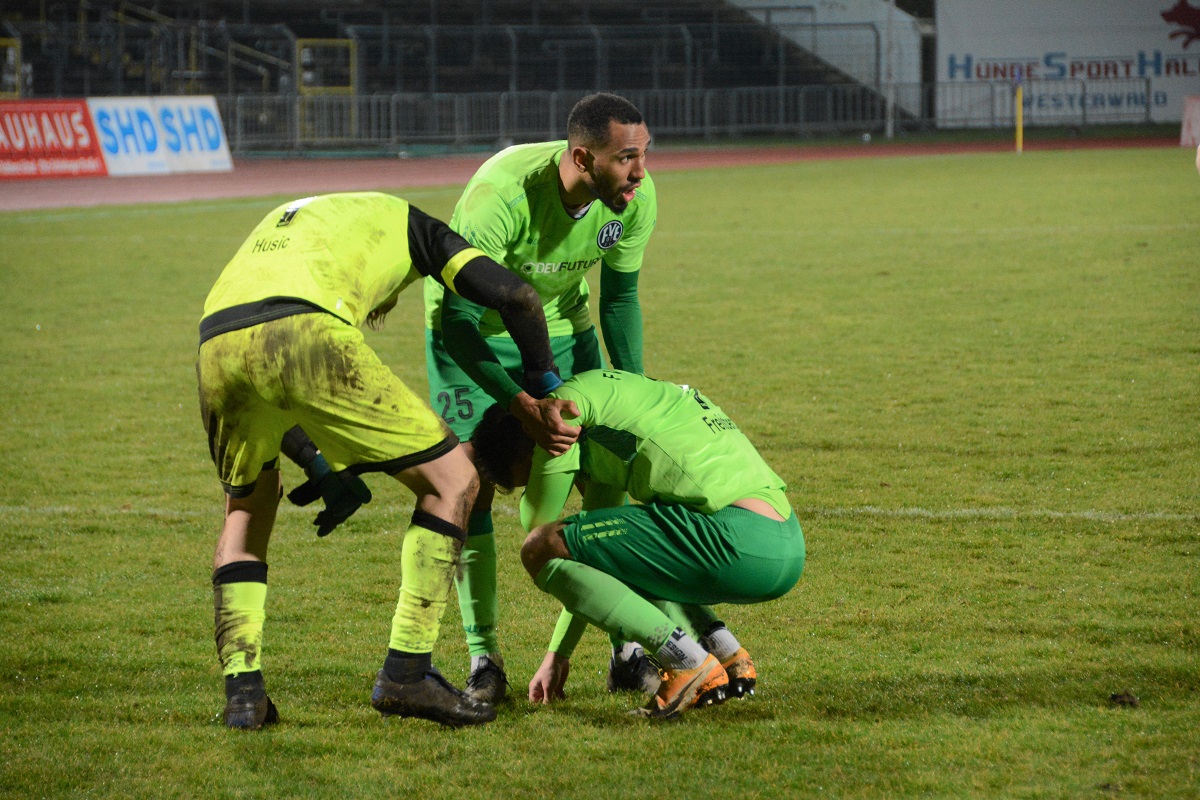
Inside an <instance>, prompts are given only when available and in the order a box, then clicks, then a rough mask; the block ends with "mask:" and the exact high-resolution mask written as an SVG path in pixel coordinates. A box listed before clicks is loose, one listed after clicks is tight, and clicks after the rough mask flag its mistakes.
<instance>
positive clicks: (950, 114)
mask: <svg viewBox="0 0 1200 800" xmlns="http://www.w3.org/2000/svg"><path fill="white" fill-rule="evenodd" d="M621 93H622V94H624V95H625V96H626V97H628V98H629V99H630V100H631V101H632V102H633V103H634V104H636V105H637V106H638V107H639V108H640V109H641V110H642V113H643V114H644V115H645V116H646V119H647V120H648V121H649V123H650V127H651V130H652V131H653V133H654V136H655V138H656V139H658V140H660V141H662V140H665V139H670V138H708V139H713V138H722V137H745V136H816V135H829V134H838V133H876V132H881V131H884V130H885V129H886V128H887V127H888V126H889V116H890V118H891V119H890V123H891V126H892V127H893V128H894V130H896V131H914V130H933V129H946V128H1003V127H1011V126H1012V125H1013V124H1014V120H1015V111H1016V108H1015V102H1014V89H1013V86H1012V84H1010V83H1005V82H997V83H979V82H971V83H965V82H959V83H943V84H897V85H896V86H895V87H894V95H895V97H896V98H897V101H896V103H895V105H893V106H892V107H891V108H890V109H889V106H888V103H887V101H886V99H885V94H886V93H885V92H883V91H880V90H876V89H873V88H870V87H865V86H857V85H836V86H786V87H759V88H740V89H707V90H657V91H656V90H641V91H626V92H621ZM583 94H584V92H582V91H572V92H557V91H546V92H476V93H462V94H434V93H393V94H372V95H359V96H346V95H340V96H339V95H332V96H311V97H305V96H297V95H288V96H281V95H278V94H241V95H236V96H223V97H219V98H218V101H219V103H220V106H221V113H222V117H223V119H224V122H225V127H226V130H227V131H228V135H229V140H230V143H231V146H232V148H233V150H234V151H235V152H238V153H254V152H286V151H305V150H329V149H345V150H372V151H379V152H402V151H405V150H409V149H414V148H421V147H439V148H449V149H453V148H470V147H480V146H486V147H490V146H496V145H503V144H508V143H512V142H521V141H537V140H544V139H552V138H558V137H561V136H563V135H564V128H565V124H566V116H567V112H568V111H569V110H570V108H571V106H572V105H573V104H574V103H575V102H576V101H577V100H578V99H579V98H580V97H582V96H583ZM1150 94H1151V85H1150V82H1149V81H1148V80H1143V79H1127V80H1126V79H1122V80H1104V81H1030V82H1028V83H1027V84H1026V85H1025V90H1024V97H1025V115H1024V117H1025V123H1026V124H1027V125H1060V126H1061V125H1073V126H1085V125H1102V124H1121V123H1141V122H1148V121H1149V120H1150V102H1151V101H1150ZM901 100H903V102H901ZM901 108H903V109H919V112H916V113H914V112H911V111H903V112H901V111H899V110H897V109H901Z"/></svg>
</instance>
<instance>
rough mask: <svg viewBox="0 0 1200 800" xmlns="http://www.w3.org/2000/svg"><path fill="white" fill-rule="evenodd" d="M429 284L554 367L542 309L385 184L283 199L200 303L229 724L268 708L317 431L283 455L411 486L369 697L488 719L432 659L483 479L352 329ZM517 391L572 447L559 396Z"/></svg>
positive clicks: (521, 402) (544, 428) (531, 360)
mask: <svg viewBox="0 0 1200 800" xmlns="http://www.w3.org/2000/svg"><path fill="white" fill-rule="evenodd" d="M422 277H430V278H432V279H433V280H436V281H438V282H439V283H440V284H441V285H444V286H445V287H446V288H447V289H449V290H450V291H451V292H454V293H455V294H456V296H457V295H458V294H461V295H462V296H464V297H469V298H471V299H472V300H473V301H474V302H478V303H480V304H482V305H485V306H488V307H490V308H495V309H498V313H499V314H500V316H501V318H503V320H504V321H505V324H506V326H507V329H508V330H509V331H511V332H512V336H513V340H514V341H515V342H516V345H515V347H516V348H517V349H518V350H519V351H520V352H521V353H522V355H523V362H524V366H525V370H526V371H528V372H530V373H531V374H534V375H535V376H536V375H538V374H539V373H542V372H546V373H550V374H553V370H554V361H553V357H552V355H551V353H550V346H549V340H548V338H547V334H546V326H545V318H544V314H543V312H542V308H541V304H540V303H539V302H538V298H537V295H536V293H535V292H534V291H533V290H532V289H531V287H530V286H529V285H528V284H526V283H524V282H522V281H521V280H520V279H518V278H517V277H516V276H515V275H513V274H512V273H511V272H509V271H508V270H506V269H504V268H503V267H501V266H500V265H498V264H496V263H495V262H494V261H493V260H492V259H490V258H488V257H487V256H486V255H484V253H482V252H481V251H480V250H478V249H477V248H474V247H471V246H470V245H469V244H468V243H467V241H466V240H465V239H463V238H462V237H461V236H459V235H458V234H456V233H454V231H452V230H451V229H450V228H449V226H448V225H446V224H445V223H443V222H440V221H438V220H435V219H433V218H432V217H429V216H428V215H426V214H424V213H422V212H421V211H420V210H419V209H417V208H414V207H412V206H410V205H409V204H408V203H407V202H406V201H405V200H402V199H400V198H398V197H393V196H391V195H386V194H380V193H376V192H353V193H345V194H334V195H323V196H318V197H309V198H305V199H303V200H298V201H295V202H292V203H288V204H285V205H282V206H280V207H279V208H276V209H275V210H274V211H272V212H271V213H270V214H268V215H267V216H266V217H265V218H264V219H263V220H262V221H261V222H260V223H259V224H258V225H257V226H256V227H255V229H254V230H253V231H252V232H251V234H250V236H249V237H248V238H247V239H246V241H245V243H244V244H243V245H242V246H241V247H240V248H239V249H238V251H237V253H236V254H235V255H234V256H233V258H232V259H231V260H230V261H229V263H228V264H227V265H226V266H225V268H224V270H223V271H222V273H221V275H220V277H219V278H218V279H217V282H216V284H215V285H214V286H213V289H212V291H211V292H210V293H209V295H208V298H207V300H206V301H205V304H204V315H203V317H202V319H201V321H200V348H199V352H198V356H197V363H196V374H197V379H198V383H199V390H200V411H201V416H202V418H203V422H204V428H205V432H206V433H207V434H208V442H209V450H210V453H211V456H212V459H213V462H214V463H215V464H216V467H217V473H218V477H219V478H220V480H221V484H222V486H223V488H224V490H225V496H226V511H225V520H224V525H223V527H222V531H221V535H220V539H219V541H218V543H217V548H216V554H215V556H214V561H213V595H214V605H215V612H216V613H215V621H216V642H217V653H218V656H219V658H220V661H221V666H222V669H223V672H224V675H225V691H226V705H225V712H224V721H225V724H226V725H227V726H229V727H231V728H241V729H257V728H261V727H262V726H263V725H267V724H270V723H273V722H275V721H276V720H277V719H278V712H277V711H276V708H275V705H274V704H273V703H272V702H271V700H270V698H269V697H268V696H267V693H266V689H265V686H264V681H263V676H262V671H261V661H260V656H261V646H262V634H263V623H264V620H265V617H266V594H267V546H268V543H269V541H270V537H271V531H272V528H273V527H274V522H275V514H276V511H277V508H278V505H279V499H280V494H281V482H280V473H279V466H278V456H279V453H280V450H281V444H282V443H283V441H284V439H285V438H287V439H289V440H291V439H294V438H295V437H296V436H301V437H303V434H302V433H301V432H300V429H303V433H306V434H307V435H308V436H309V437H311V442H309V441H308V439H307V438H305V439H304V443H302V445H301V446H300V447H299V448H296V447H295V443H294V442H293V443H292V445H293V446H292V447H291V448H290V449H292V450H294V449H301V450H303V449H305V448H311V449H312V450H313V452H315V449H316V448H318V447H319V448H320V451H321V454H322V460H323V461H324V462H326V463H327V465H328V468H329V469H330V470H332V471H333V472H334V473H335V474H339V475H352V476H357V475H359V474H361V473H365V472H384V473H387V474H389V475H392V476H393V477H395V478H396V479H397V480H399V481H400V482H401V483H403V484H404V485H405V486H407V487H408V488H409V489H410V490H412V492H413V493H414V494H415V495H416V503H415V509H414V511H413V515H412V521H411V523H410V525H409V527H408V530H407V532H406V533H405V536H404V541H403V545H402V548H401V553H400V559H399V563H398V564H397V567H398V570H397V571H398V572H399V573H400V574H401V586H400V595H399V600H398V602H397V605H396V611H395V615H394V617H393V619H392V628H391V637H390V640H389V647H388V650H387V656H386V659H385V661H384V664H383V668H382V669H380V670H379V672H378V675H377V676H376V681H375V687H374V690H373V691H372V694H371V704H372V706H374V707H375V708H376V709H377V710H379V711H380V712H381V713H383V714H384V715H385V716H386V715H393V714H394V715H399V716H413V717H423V718H427V719H431V720H434V721H436V722H440V723H442V724H443V725H449V726H460V725H474V724H480V723H484V722H488V721H489V720H491V719H494V718H495V716H496V712H495V709H493V708H492V707H491V706H489V705H487V704H484V703H480V702H477V701H475V700H473V699H471V698H469V697H467V696H466V695H464V694H463V693H462V692H460V691H459V690H457V689H456V688H455V687H453V686H451V685H450V684H449V683H448V682H447V681H446V680H445V678H443V677H442V676H441V674H440V673H439V672H438V671H437V670H436V669H435V668H434V667H433V665H432V661H431V652H432V649H433V644H434V642H435V641H436V640H437V636H438V628H439V624H440V620H441V616H442V612H443V611H444V609H445V606H446V602H447V600H448V598H449V594H450V587H451V585H452V583H453V576H454V573H455V570H456V569H457V566H458V560H459V552H460V550H461V547H462V542H463V541H464V540H465V539H466V531H465V525H466V518H467V513H468V510H469V509H470V507H471V504H472V502H473V500H474V498H475V494H476V492H477V490H478V486H479V479H478V476H477V474H476V471H475V469H474V467H473V466H472V464H471V461H470V459H469V457H468V455H467V454H466V451H465V448H464V447H462V446H460V445H459V441H458V439H457V437H456V436H455V435H454V434H453V433H451V432H450V431H449V430H447V428H446V426H445V424H444V423H443V422H442V420H441V419H440V418H439V417H438V416H437V415H436V414H434V413H433V411H432V410H431V409H430V408H429V406H428V405H427V404H426V403H425V402H424V401H423V400H421V399H420V398H419V397H418V396H417V395H415V394H413V393H412V391H411V390H409V389H408V387H406V386H405V385H404V384H403V383H402V382H401V381H400V380H399V378H397V377H396V375H395V374H394V373H393V372H392V371H391V370H390V369H389V368H388V367H387V366H385V365H384V364H383V363H382V362H381V361H380V360H379V357H378V356H377V355H376V354H375V352H374V351H373V350H372V349H371V348H370V347H369V346H368V345H367V344H366V342H365V340H364V337H363V333H362V331H361V330H360V328H361V326H363V325H364V324H365V325H369V326H372V327H378V326H379V325H381V324H382V322H383V319H384V317H385V316H386V315H387V313H388V312H389V311H391V310H392V308H393V307H394V306H395V305H396V300H397V297H398V295H399V294H400V292H401V291H402V290H403V289H404V288H405V287H406V286H408V285H410V284H412V283H414V282H416V280H417V279H419V278H422ZM511 401H512V402H511V405H510V406H509V407H510V408H511V410H512V411H513V412H514V413H517V414H518V415H520V416H521V417H522V419H523V420H525V422H526V423H528V424H529V425H530V428H531V430H532V431H538V433H537V435H538V436H539V437H540V438H541V437H544V441H545V442H546V443H547V445H548V446H550V447H552V448H558V449H562V450H565V448H566V446H567V444H569V442H571V441H573V440H574V436H575V435H577V430H576V429H573V428H571V427H570V426H567V425H565V424H563V422H562V419H561V413H562V410H564V409H566V410H570V407H569V404H568V403H564V402H562V401H558V400H536V399H534V398H533V397H531V396H530V395H529V394H528V393H525V392H521V391H518V392H514V393H513V396H512V397H511ZM556 417H557V419H556ZM310 455H311V454H310ZM307 460H309V461H311V458H310V459H307ZM328 510H329V509H327V511H328ZM324 513H326V512H323V514H324ZM320 521H321V517H318V522H320ZM332 524H336V522H333V523H332Z"/></svg>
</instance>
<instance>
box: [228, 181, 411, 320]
mask: <svg viewBox="0 0 1200 800" xmlns="http://www.w3.org/2000/svg"><path fill="white" fill-rule="evenodd" d="M408 209H409V204H408V202H407V201H405V200H402V199H401V198H399V197H393V196H392V195H387V194H380V193H376V192H352V193H345V194H331V195H321V196H318V197H307V198H304V199H303V200H295V201H292V202H289V203H285V204H284V205H281V206H279V208H276V209H275V210H274V211H272V212H271V213H270V214H268V215H267V216H266V217H264V218H263V220H262V222H260V223H259V224H258V226H257V227H256V228H255V229H254V230H253V231H252V232H251V234H250V236H249V237H248V238H247V239H246V241H245V243H244V244H242V246H241V248H240V249H239V250H238V251H237V253H236V254H235V255H234V257H233V258H232V259H231V260H230V262H229V264H228V265H227V266H226V267H225V270H224V271H223V272H222V273H221V276H220V278H218V280H217V283H216V285H215V286H213V289H212V291H211V292H210V293H209V295H208V299H207V300H206V301H205V303H204V316H205V317H207V316H209V315H210V314H212V313H214V312H217V311H221V310H223V309H228V308H231V307H234V306H245V305H246V304H250V303H258V302H260V301H263V300H270V299H272V298H281V297H284V298H294V299H299V300H304V301H307V302H309V303H311V304H313V305H315V306H318V307H320V308H322V309H324V310H325V311H328V312H329V313H331V314H333V315H334V316H337V317H340V318H341V319H343V320H345V321H346V322H348V323H350V324H351V325H354V326H355V327H358V326H360V325H362V323H363V322H364V321H365V320H366V318H367V315H368V314H370V313H371V311H372V310H374V309H375V308H377V307H379V305H380V304H381V303H383V301H385V300H387V299H388V298H389V297H391V296H392V295H393V294H395V293H397V292H399V291H400V290H401V289H402V288H403V287H405V286H407V285H408V284H409V283H412V282H413V281H414V280H416V279H417V278H419V277H421V274H420V273H419V272H418V271H417V269H416V267H414V265H413V261H412V256H411V255H410V253H409V238H408V231H409V228H408V222H409V220H408Z"/></svg>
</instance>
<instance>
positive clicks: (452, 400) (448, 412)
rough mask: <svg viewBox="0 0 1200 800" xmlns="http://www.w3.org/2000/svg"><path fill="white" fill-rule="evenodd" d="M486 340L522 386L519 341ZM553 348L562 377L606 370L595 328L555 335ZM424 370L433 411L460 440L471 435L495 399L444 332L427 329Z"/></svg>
mask: <svg viewBox="0 0 1200 800" xmlns="http://www.w3.org/2000/svg"><path fill="white" fill-rule="evenodd" d="M487 343H488V346H489V347H491V349H492V352H493V353H495V354H496V358H497V359H498V360H499V361H500V364H501V366H503V367H504V368H505V369H506V370H508V374H509V376H510V377H511V378H512V379H513V380H514V381H516V383H517V385H520V384H521V382H522V381H523V380H524V379H525V369H524V367H523V366H522V364H521V352H520V351H519V350H518V349H517V345H516V343H515V342H513V340H512V339H511V338H509V337H507V336H491V337H488V340H487ZM550 351H551V352H552V353H553V354H554V363H555V364H556V365H557V366H558V374H559V375H561V376H562V378H563V380H566V379H567V378H569V377H571V376H572V375H574V374H575V373H577V372H585V371H587V370H589V369H603V368H604V366H605V364H604V356H603V355H601V353H600V340H599V339H598V338H597V336H596V329H595V328H588V329H587V330H586V331H581V332H580V333H575V334H571V335H569V336H552V337H551V338H550ZM425 369H426V371H427V372H428V373H429V402H430V403H431V404H432V405H433V408H434V410H435V411H436V412H437V413H439V414H441V415H442V419H444V420H445V421H446V424H447V425H449V426H450V429H451V430H452V431H454V432H455V433H456V434H458V437H459V438H460V439H463V440H466V439H469V438H471V434H472V433H474V432H475V426H476V425H478V424H479V418H480V417H482V416H483V412H484V411H486V410H487V409H488V407H489V406H491V405H492V404H493V403H495V402H496V401H495V400H494V399H493V398H492V396H491V395H489V394H488V393H487V392H485V391H484V390H483V389H480V388H479V386H477V385H476V384H475V382H474V381H473V380H471V379H470V378H469V377H468V376H467V373H465V372H463V370H462V367H460V366H458V364H457V362H455V360H454V359H453V358H451V357H450V354H449V353H447V352H446V346H445V344H443V343H442V332H441V331H435V330H430V329H429V328H426V329H425Z"/></svg>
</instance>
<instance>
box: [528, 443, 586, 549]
mask: <svg viewBox="0 0 1200 800" xmlns="http://www.w3.org/2000/svg"><path fill="white" fill-rule="evenodd" d="M562 459H566V461H562ZM572 464H573V465H574V467H573V468H571V465H572ZM578 464H579V445H577V444H576V445H572V446H571V449H570V450H568V451H567V452H566V453H564V454H563V455H561V456H559V457H558V458H550V454H549V453H547V452H546V451H545V450H543V449H542V448H540V447H536V448H534V450H533V465H532V467H531V468H530V471H529V485H528V486H527V487H526V488H525V494H523V495H521V526H522V527H523V528H525V530H526V531H531V530H533V529H534V528H536V527H537V526H538V525H544V524H545V523H547V522H553V521H554V520H556V519H558V518H559V516H560V515H561V514H562V510H563V507H564V506H566V504H567V500H568V499H569V498H570V497H571V487H572V486H574V484H575V473H576V472H577V471H578ZM563 467H567V468H565V469H564V468H563Z"/></svg>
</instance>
